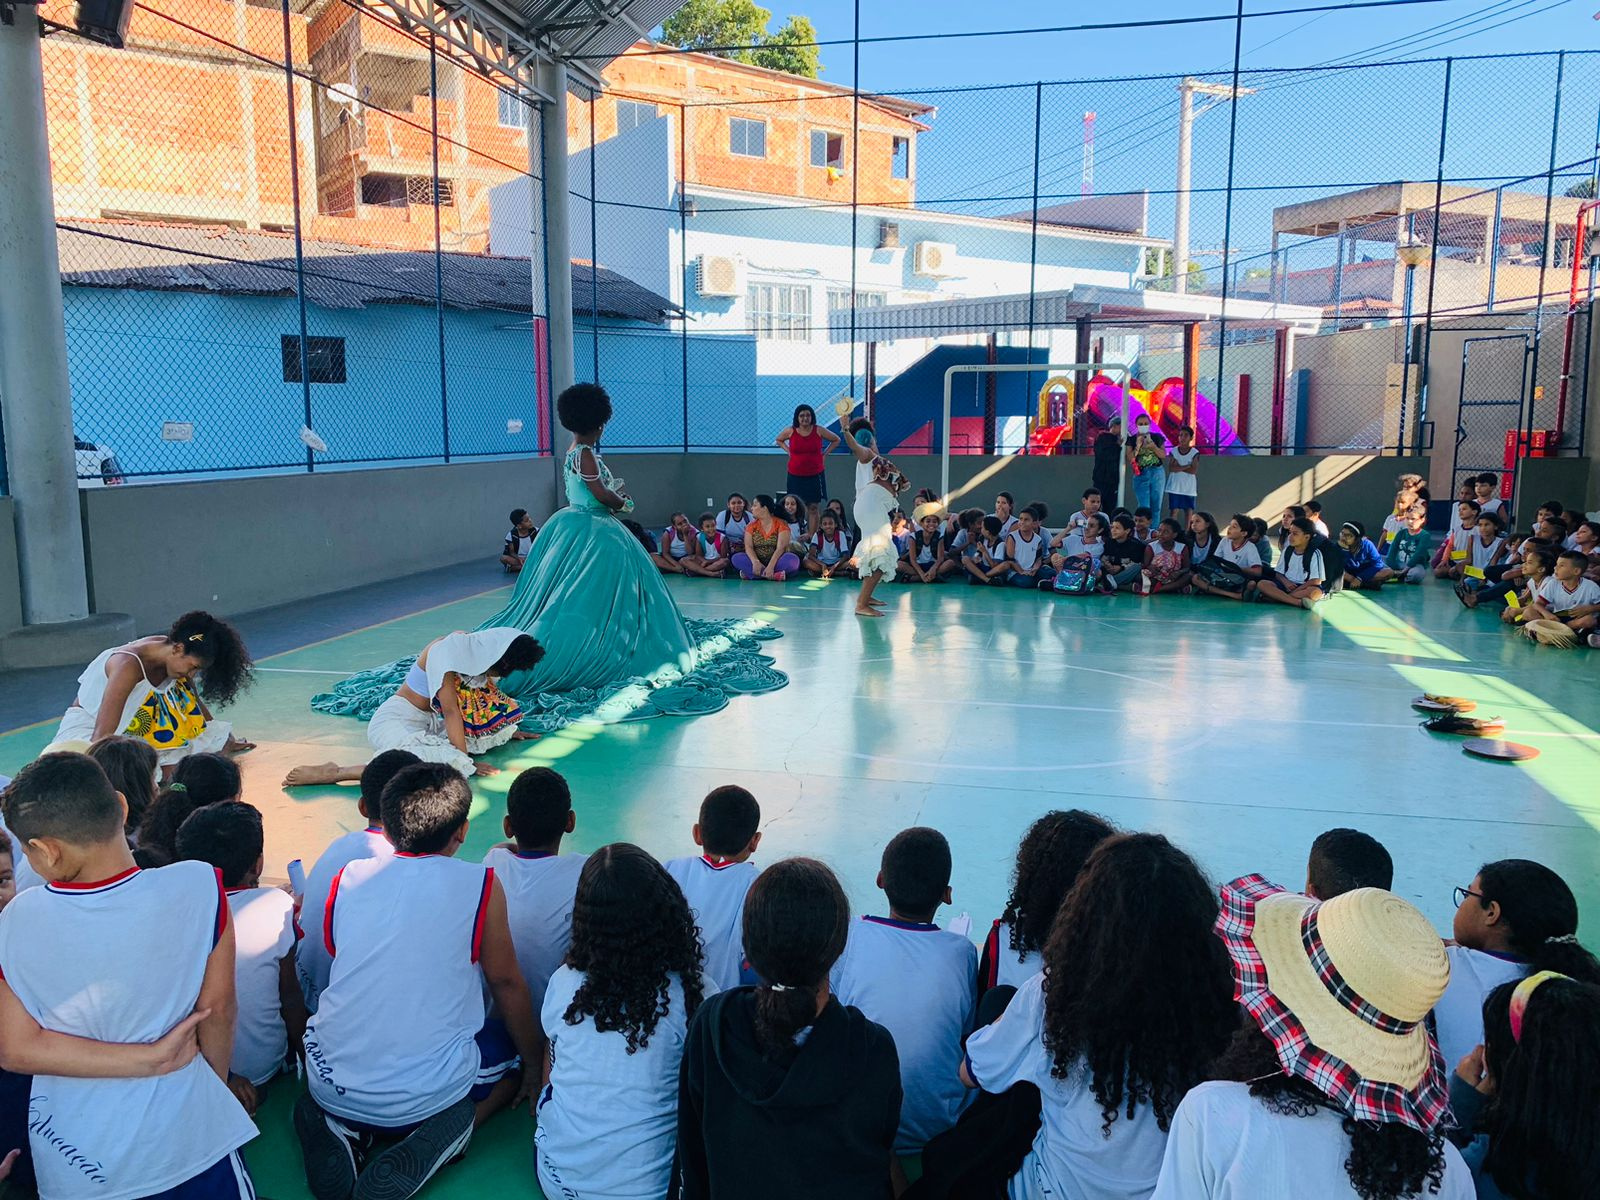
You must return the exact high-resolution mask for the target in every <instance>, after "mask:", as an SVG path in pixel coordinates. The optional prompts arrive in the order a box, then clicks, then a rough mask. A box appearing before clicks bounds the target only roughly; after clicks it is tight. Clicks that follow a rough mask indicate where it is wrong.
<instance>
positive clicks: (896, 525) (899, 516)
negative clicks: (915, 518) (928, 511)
mask: <svg viewBox="0 0 1600 1200" xmlns="http://www.w3.org/2000/svg"><path fill="white" fill-rule="evenodd" d="M889 536H890V538H892V539H893V540H894V552H895V553H896V554H898V555H900V556H902V557H904V556H905V552H906V547H907V546H909V545H911V522H910V521H908V520H906V514H905V510H904V509H902V508H897V509H895V510H894V511H893V512H892V513H890V514H889Z"/></svg>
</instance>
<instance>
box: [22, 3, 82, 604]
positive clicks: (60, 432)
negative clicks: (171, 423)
mask: <svg viewBox="0 0 1600 1200" xmlns="http://www.w3.org/2000/svg"><path fill="white" fill-rule="evenodd" d="M13 13H14V18H13V20H12V23H11V24H3V23H0V196H4V197H5V200H4V202H3V203H0V280H4V285H3V286H0V403H3V404H4V407H5V434H6V470H7V476H8V479H9V481H10V491H11V495H12V498H13V499H14V501H15V503H16V522H17V558H18V566H19V568H20V572H21V576H22V615H23V619H24V620H25V621H27V622H28V624H30V625H35V624H42V623H47V622H57V621H75V620H81V619H82V618H84V617H87V616H88V615H89V591H88V585H87V583H86V581H85V576H84V563H83V530H82V526H81V525H80V520H79V516H78V478H77V475H78V472H77V464H76V459H75V457H74V455H73V448H72V390H71V386H70V385H69V383H68V381H67V338H66V330H65V327H64V317H63V314H62V308H61V265H60V260H59V259H58V258H57V255H56V228H55V223H56V218H55V202H54V199H53V197H52V194H51V184H50V145H49V141H48V139H47V137H46V134H45V116H44V72H43V68H42V66H41V64H40V61H39V20H38V15H37V11H36V10H35V9H34V8H33V7H32V6H31V5H20V6H18V7H17V8H16V9H14V10H13Z"/></svg>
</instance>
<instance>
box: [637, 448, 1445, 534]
mask: <svg viewBox="0 0 1600 1200" xmlns="http://www.w3.org/2000/svg"><path fill="white" fill-rule="evenodd" d="M606 462H607V464H608V465H609V466H610V467H611V469H612V470H613V471H615V472H616V473H617V474H618V475H621V476H622V477H623V478H625V479H626V480H627V485H628V490H629V492H630V493H631V494H632V495H633V496H634V497H635V498H636V500H637V502H638V505H639V509H638V518H639V520H640V521H641V522H643V523H645V524H646V525H648V526H650V527H651V528H652V529H654V528H657V527H659V526H664V525H665V524H666V523H667V519H668V517H669V516H670V515H671V512H672V510H673V509H674V508H682V509H683V510H684V511H686V512H688V513H689V516H690V518H691V519H693V518H694V517H696V516H698V515H699V513H700V512H701V510H702V509H704V508H710V509H712V510H716V509H720V508H721V507H722V506H723V502H724V500H725V498H726V496H727V494H728V492H729V491H733V490H737V491H740V492H743V493H744V494H745V496H747V497H748V496H751V495H754V494H755V493H756V492H771V493H773V494H777V493H779V492H781V491H782V490H783V488H784V483H785V474H784V464H785V460H784V457H783V455H781V454H770V455H768V454H694V455H689V456H687V457H685V456H681V455H667V454H641V455H620V454H618V455H609V456H607V458H606ZM895 462H896V463H897V464H898V465H899V466H900V467H901V469H902V470H904V471H905V472H906V473H907V474H909V475H910V477H911V484H912V492H910V493H907V495H906V497H905V500H906V503H907V504H908V505H909V504H910V502H911V496H912V494H914V492H915V490H916V489H917V488H919V487H932V488H937V487H938V486H939V467H940V460H939V458H937V457H934V456H928V457H922V456H913V455H899V456H897V457H896V459H895ZM1091 465H1092V464H1091V460H1090V459H1089V458H1088V457H1087V456H1074V455H1061V456H1058V457H1053V458H1033V457H1024V456H1013V457H1009V458H988V457H982V456H977V455H961V456H957V457H954V458H952V459H951V460H950V486H951V491H952V493H953V494H954V495H953V499H952V501H951V504H952V507H955V508H966V507H969V506H970V507H974V508H982V509H983V510H984V511H985V512H988V511H991V510H992V509H993V507H994V496H995V493H996V492H997V491H999V490H1001V489H1004V490H1006V491H1008V492H1010V493H1011V494H1012V495H1014V496H1015V497H1016V499H1017V503H1018V504H1027V503H1029V502H1031V501H1034V500H1043V501H1044V502H1045V503H1046V504H1048V505H1049V506H1050V512H1051V518H1050V521H1049V524H1051V525H1052V526H1058V525H1059V524H1060V523H1061V522H1062V521H1063V520H1064V519H1065V517H1066V515H1067V514H1068V513H1070V512H1072V511H1073V510H1074V509H1075V508H1076V507H1077V505H1078V503H1079V497H1080V496H1081V495H1082V493H1083V489H1084V488H1086V487H1088V486H1089V474H1090V468H1091ZM1409 471H1415V472H1417V473H1419V474H1423V475H1426V474H1427V471H1428V460H1427V458H1426V457H1420V456H1419V457H1408V458H1389V457H1379V456H1376V455H1368V454H1330V455H1318V456H1303V457H1292V456H1287V455H1285V456H1279V457H1272V456H1268V455H1238V456H1227V455H1224V456H1216V457H1210V456H1208V457H1206V458H1203V459H1202V460H1201V465H1200V473H1199V484H1200V507H1201V508H1203V509H1205V510H1206V511H1208V512H1210V513H1212V514H1213V515H1215V516H1216V517H1218V518H1219V519H1220V520H1221V521H1222V522H1223V523H1226V520H1227V517H1228V516H1229V514H1231V513H1234V512H1245V513H1249V514H1250V515H1251V516H1259V517H1264V518H1266V519H1267V520H1268V521H1269V522H1275V521H1276V519H1277V517H1278V516H1279V514H1281V513H1282V511H1283V509H1284V507H1285V506H1287V505H1290V504H1299V503H1301V502H1303V501H1306V500H1310V499H1312V498H1313V497H1315V498H1316V499H1318V500H1320V501H1322V504H1323V506H1324V508H1325V509H1326V511H1327V516H1328V517H1329V518H1330V519H1331V521H1332V522H1334V523H1337V522H1339V521H1347V520H1357V521H1361V522H1363V523H1365V524H1366V525H1367V526H1368V527H1369V528H1370V527H1374V526H1376V525H1377V524H1378V523H1380V522H1381V521H1382V520H1383V518H1384V516H1386V515H1387V514H1388V513H1389V512H1390V511H1391V510H1392V508H1393V506H1394V480H1395V476H1397V475H1400V474H1402V473H1405V472H1409ZM828 494H829V495H830V496H839V497H841V498H842V499H843V500H844V502H845V506H846V509H848V508H849V507H850V504H851V502H852V501H853V499H854V497H855V483H854V464H853V462H852V461H851V460H850V459H849V458H847V457H846V456H844V455H842V454H835V455H834V456H833V457H832V458H831V459H830V460H829V463H828ZM707 497H711V498H712V501H713V502H712V503H710V504H707V503H706V498H707Z"/></svg>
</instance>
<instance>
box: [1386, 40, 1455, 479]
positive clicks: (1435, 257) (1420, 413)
mask: <svg viewBox="0 0 1600 1200" xmlns="http://www.w3.org/2000/svg"><path fill="white" fill-rule="evenodd" d="M1455 65H1456V60H1455V59H1453V58H1447V59H1445V60H1444V103H1443V104H1442V105H1440V110H1441V111H1440V115H1439V171H1438V174H1437V175H1435V177H1434V184H1433V245H1432V247H1431V248H1430V252H1429V258H1428V315H1427V316H1426V317H1425V318H1424V319H1423V325H1422V364H1421V366H1420V368H1419V369H1418V372H1417V373H1418V376H1419V378H1418V380H1417V436H1418V439H1419V440H1420V438H1421V435H1422V423H1423V422H1424V421H1426V420H1427V419H1428V356H1429V354H1430V353H1431V352H1432V348H1433V295H1434V287H1435V285H1436V284H1437V283H1438V281H1439V206H1440V205H1441V204H1442V203H1443V202H1444V148H1445V140H1446V138H1447V137H1448V135H1449V132H1450V76H1451V75H1452V74H1453V73H1454V70H1455ZM1401 189H1402V191H1403V190H1404V185H1403V184H1402V185H1401ZM1405 452H1406V439H1405V431H1404V430H1401V431H1400V453H1401V454H1404V453H1405Z"/></svg>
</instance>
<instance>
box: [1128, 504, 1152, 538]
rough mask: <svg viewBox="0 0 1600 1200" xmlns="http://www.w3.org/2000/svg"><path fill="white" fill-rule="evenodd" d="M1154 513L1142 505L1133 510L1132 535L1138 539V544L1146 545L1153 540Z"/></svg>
mask: <svg viewBox="0 0 1600 1200" xmlns="http://www.w3.org/2000/svg"><path fill="white" fill-rule="evenodd" d="M1154 523H1155V515H1154V514H1153V513H1152V512H1151V511H1150V510H1149V509H1148V508H1145V507H1144V506H1143V505H1140V506H1139V507H1138V508H1136V509H1134V510H1133V536H1134V537H1136V538H1138V539H1139V543H1140V545H1144V546H1148V545H1149V544H1150V543H1151V542H1153V541H1155V532H1154V530H1153V529H1152V526H1153V525H1154Z"/></svg>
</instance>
